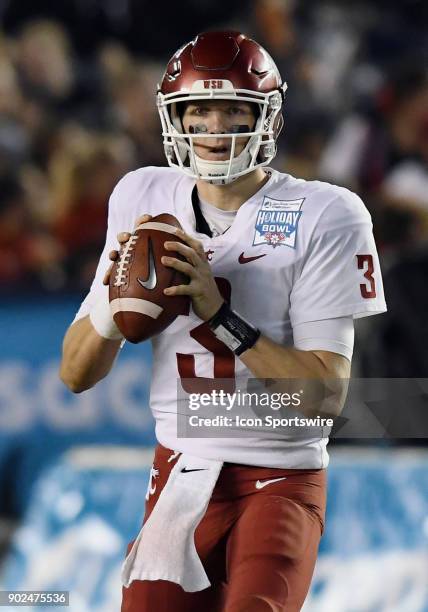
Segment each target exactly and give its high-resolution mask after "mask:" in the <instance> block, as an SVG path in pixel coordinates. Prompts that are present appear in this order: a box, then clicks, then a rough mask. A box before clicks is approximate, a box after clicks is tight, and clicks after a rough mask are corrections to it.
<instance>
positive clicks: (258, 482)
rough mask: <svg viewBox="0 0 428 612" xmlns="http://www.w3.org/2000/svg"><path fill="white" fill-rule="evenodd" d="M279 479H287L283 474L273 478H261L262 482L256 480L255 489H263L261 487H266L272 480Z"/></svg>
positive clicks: (276, 480)
mask: <svg viewBox="0 0 428 612" xmlns="http://www.w3.org/2000/svg"><path fill="white" fill-rule="evenodd" d="M280 480H287V476H283V477H282V478H274V479H273V480H263V482H261V481H260V480H258V481H257V482H256V489H263V487H266V486H267V485H269V484H272V483H273V482H279V481H280Z"/></svg>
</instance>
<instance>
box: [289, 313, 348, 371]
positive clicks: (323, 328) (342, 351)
mask: <svg viewBox="0 0 428 612" xmlns="http://www.w3.org/2000/svg"><path fill="white" fill-rule="evenodd" d="M293 337H294V346H295V347H296V348H297V349H300V350H301V351H331V352H332V353H338V354H339V355H343V356H344V357H346V358H347V359H349V361H351V359H352V351H353V348H354V321H353V318H352V316H349V317H338V318H336V319H324V320H322V321H309V322H307V323H300V324H299V325H295V326H294V327H293Z"/></svg>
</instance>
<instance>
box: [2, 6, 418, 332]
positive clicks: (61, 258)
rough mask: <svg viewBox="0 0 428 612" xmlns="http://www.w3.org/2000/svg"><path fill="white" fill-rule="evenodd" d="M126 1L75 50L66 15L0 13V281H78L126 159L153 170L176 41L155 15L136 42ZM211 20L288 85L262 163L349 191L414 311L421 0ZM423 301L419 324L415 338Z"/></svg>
mask: <svg viewBox="0 0 428 612" xmlns="http://www.w3.org/2000/svg"><path fill="white" fill-rule="evenodd" d="M25 4H26V3H24V4H22V7H24V6H25ZM77 4H79V3H77ZM80 4H82V3H80ZM83 4H85V3H83ZM111 4H112V3H105V4H104V5H103V6H110V5H111ZM134 4H135V3H132V2H130V3H121V2H119V3H118V4H117V5H115V6H116V9H117V7H118V6H119V5H120V6H121V7H122V9H123V10H122V12H120V11H119V13H120V14H119V13H118V12H117V10H116V13H115V12H114V11H113V9H112V11H113V12H112V14H110V16H109V18H110V21H111V23H116V24H121V29H120V35H119V33H118V32H115V31H114V30H112V28H110V29H109V28H108V27H107V26H106V23H107V21H106V19H104V21H102V23H101V22H100V24H99V27H98V26H96V24H95V26H94V27H96V32H94V41H95V42H94V44H93V45H92V47H91V48H90V49H88V44H83V45H79V40H78V35H77V34H76V32H78V24H76V23H75V21H76V19H77V17H76V16H75V21H74V22H73V24H71V22H69V21H67V19H66V18H63V17H61V15H55V18H53V17H52V15H49V11H47V12H46V11H45V13H43V14H42V15H35V14H34V11H33V13H31V11H28V14H27V15H26V14H25V11H24V12H23V14H22V15H21V17H22V18H20V16H19V15H18V16H17V15H15V16H14V21H13V23H12V22H11V20H10V19H9V20H8V19H7V17H8V15H7V14H3V15H1V11H0V17H3V23H4V24H6V26H5V27H3V31H2V30H1V29H0V291H2V290H3V291H7V292H10V291H11V290H16V291H17V292H21V291H24V290H25V292H28V290H29V289H31V290H33V291H43V292H46V291H48V292H58V291H70V290H71V291H83V290H84V289H85V288H87V286H88V284H89V283H90V281H91V279H92V277H93V273H94V269H95V265H96V262H97V259H98V256H99V252H100V250H101V248H102V246H103V241H104V236H105V222H106V212H107V202H108V198H109V195H110V193H111V191H112V188H113V186H114V185H115V183H116V182H117V181H118V179H119V178H120V177H121V176H122V175H123V174H124V173H126V172H127V171H129V170H131V169H134V168H136V167H139V166H142V165H150V164H155V165H164V164H165V160H164V155H163V149H162V142H161V135H160V123H159V119H158V116H157V111H156V107H155V92H156V83H157V82H158V81H159V80H160V77H161V75H162V71H163V68H164V66H165V63H166V61H167V59H168V57H169V56H170V55H171V54H172V53H173V52H174V51H175V48H176V46H177V44H178V43H177V44H176V40H178V42H180V41H182V39H184V40H185V36H184V34H183V36H182V37H180V23H179V22H177V27H176V28H175V31H174V36H172V35H171V36H170V37H168V36H167V35H166V34H167V28H168V27H169V28H171V22H170V21H169V22H168V23H169V25H167V24H166V23H165V20H159V21H158V22H156V21H154V22H153V23H154V24H155V25H156V28H155V30H156V29H158V34H159V35H158V37H157V43H158V45H157V46H156V45H155V44H154V38H156V37H154V36H153V35H152V37H151V38H150V37H149V36H146V38H144V36H142V37H141V39H140V40H139V42H138V44H137V43H136V41H137V40H138V37H136V36H135V24H134V28H133V29H132V23H133V19H132V15H126V11H127V10H131V8H132V6H133V5H134ZM142 4H144V6H145V3H142ZM184 4H186V3H184ZM187 4H189V5H192V7H193V9H194V11H195V10H196V8H195V7H196V4H195V3H193V2H188V3H187ZM6 5H7V3H6ZM167 5H168V3H166V5H165V6H167ZM233 5H234V3H231V7H232V6H233ZM12 6H13V3H12ZM29 6H30V4H29ZM91 6H93V7H94V6H98V2H97V1H96V0H94V2H92V3H91ZM100 6H101V5H100ZM168 6H169V5H168ZM174 6H175V5H174ZM198 6H199V8H200V7H201V6H203V7H204V10H205V13H204V17H203V18H202V16H201V19H200V23H199V22H198V23H197V24H196V23H194V22H192V27H195V28H197V30H199V31H200V30H204V29H210V28H211V29H212V27H213V26H214V23H212V20H211V21H210V19H209V15H210V9H211V10H212V11H215V3H213V2H211V0H205V1H204V2H203V3H200V4H198ZM246 6H247V4H246ZM126 7H128V9H126ZM129 7H131V8H129ZM134 8H135V6H134ZM223 8H224V7H223ZM106 10H107V9H106ZM147 10H149V9H147ZM151 10H154V9H151ZM182 12H183V11H182ZM223 12H224V11H223ZM184 13H186V12H185V11H184ZM9 17H10V15H9ZM153 18H155V17H153ZM184 18H185V14H183V15H182V19H183V20H184ZM221 18H222V19H223V21H222V22H221V23H216V24H215V26H216V27H218V26H220V27H230V28H236V29H240V30H242V31H244V32H246V33H247V34H249V35H252V36H254V38H255V39H256V40H258V41H259V42H261V43H262V44H264V45H265V46H266V47H267V48H268V49H269V50H270V52H271V54H272V56H273V57H274V58H275V60H276V62H277V63H278V66H279V68H280V71H281V73H282V75H283V77H284V78H285V80H287V82H288V84H289V90H288V92H287V97H286V105H285V129H284V133H283V135H282V137H281V138H280V142H279V155H278V157H277V159H276V160H275V164H274V165H275V167H277V168H279V169H281V170H284V171H286V172H290V173H291V174H295V175H298V176H301V177H304V178H307V179H315V178H321V179H323V180H327V181H330V182H334V183H338V184H341V185H345V186H348V187H350V188H351V189H353V190H355V191H357V192H358V193H359V195H361V196H362V197H363V199H364V201H365V203H366V205H367V207H368V208H369V210H370V212H371V214H372V217H373V221H374V227H375V234H376V238H377V242H378V246H379V249H380V252H381V257H382V262H383V266H384V271H385V272H386V275H385V276H386V284H387V285H388V283H389V280H388V279H389V276H390V277H391V279H393V281H394V282H393V283H392V281H391V283H392V285H393V286H394V287H395V286H396V284H397V283H396V280H394V279H395V275H397V274H398V281H397V282H398V283H400V282H401V281H402V282H404V281H405V282H406V283H407V284H408V287H407V288H406V291H405V295H402V292H401V291H396V293H397V294H398V295H397V296H396V299H397V301H398V302H400V308H401V310H400V312H401V311H403V312H405V307H403V304H402V302H403V301H406V300H409V305H410V306H413V307H415V303H414V302H415V300H416V301H420V299H422V303H423V304H424V306H425V308H426V300H425V302H424V301H423V298H420V299H419V298H418V295H419V293H421V294H422V293H424V292H423V290H422V289H421V287H424V286H426V285H428V283H426V282H425V281H427V280H428V278H427V275H428V272H427V270H428V265H425V264H427V263H428V256H427V247H426V245H427V244H428V240H427V239H428V76H427V74H428V73H427V65H428V62H427V58H428V38H427V35H426V32H427V18H428V10H427V7H426V5H425V4H424V3H423V2H420V1H419V0H401V1H399V2H396V3H393V5H392V4H391V3H389V2H386V0H385V1H383V0H380V1H378V2H369V1H363V0H360V1H354V2H353V1H350V2H346V3H343V2H338V1H329V2H326V1H318V2H314V1H312V0H309V1H308V2H305V3H297V1H294V0H255V1H254V2H252V3H250V5H249V10H248V11H242V10H241V11H239V10H238V11H236V10H234V11H233V14H232V13H231V15H230V18H229V19H228V20H227V19H226V17H225V15H223V14H221ZM84 19H85V17H83V16H82V20H84ZM86 19H88V18H87V17H86ZM204 19H205V21H204ZM193 21H195V20H193ZM217 21H218V19H217ZM148 23H150V14H149V13H147V14H146V21H145V27H146V30H147V29H148V25H147V24H148ZM183 23H184V21H183ZM87 25H88V23H87V22H86V26H87ZM181 25H182V26H183V27H182V30H183V32H184V31H186V32H187V29H188V25H189V24H187V29H186V28H185V27H184V25H183V24H181ZM102 27H104V28H105V32H104V35H103V30H102ZM127 27H128V28H129V32H130V41H131V42H132V44H130V45H127V30H126V28H127ZM153 28H154V26H152V27H151V31H153ZM87 29H88V28H87V27H86V29H84V31H85V32H86V36H87V35H88V32H87ZM82 31H83V30H82ZM132 33H133V35H132V37H131V34H132ZM187 38H188V36H187ZM145 41H147V47H145ZM159 41H160V42H159ZM86 42H87V41H86ZM159 48H161V49H162V51H160V50H159ZM400 266H401V267H400ZM397 270H400V271H399V272H397ZM412 291H413V293H412ZM415 292H416V293H415ZM418 292H419V293H418ZM393 299H394V296H393ZM403 308H404V310H403ZM416 308H418V305H416ZM427 311H428V309H426V310H425V311H423V310H422V309H421V315H420V318H421V320H420V322H419V321H418V324H419V323H421V324H422V325H424V326H425V327H424V329H425V332H424V333H425V334H427V333H428V332H427V329H426V328H427V325H426V314H425V313H426V312H427ZM400 318H401V317H400ZM412 323H413V324H414V327H415V329H414V330H413V332H415V333H417V332H419V331H420V330H419V329H418V327H417V325H416V323H415V320H413V321H412ZM407 333H412V330H410V332H409V330H405V331H404V332H403V334H404V335H406V334H407ZM427 344H428V342H427Z"/></svg>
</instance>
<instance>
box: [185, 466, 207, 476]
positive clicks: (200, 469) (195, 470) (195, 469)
mask: <svg viewBox="0 0 428 612" xmlns="http://www.w3.org/2000/svg"><path fill="white" fill-rule="evenodd" d="M204 471H205V468H194V469H192V470H188V469H187V468H185V467H184V468H182V469H181V473H182V474H188V473H189V472H204Z"/></svg>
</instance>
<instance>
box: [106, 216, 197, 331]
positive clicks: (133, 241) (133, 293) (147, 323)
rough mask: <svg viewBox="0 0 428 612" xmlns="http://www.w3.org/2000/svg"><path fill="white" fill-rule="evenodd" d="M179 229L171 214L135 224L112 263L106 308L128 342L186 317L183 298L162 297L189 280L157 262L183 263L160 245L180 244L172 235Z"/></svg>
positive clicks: (178, 257) (185, 297) (160, 329)
mask: <svg viewBox="0 0 428 612" xmlns="http://www.w3.org/2000/svg"><path fill="white" fill-rule="evenodd" d="M175 228H181V225H180V222H179V221H178V219H176V218H175V217H174V216H173V215H170V214H167V213H164V214H161V215H157V216H156V217H152V219H150V221H148V222H147V223H143V224H142V225H139V226H138V227H137V228H136V230H135V231H134V232H133V234H131V237H130V239H129V240H128V242H126V243H125V244H124V245H123V246H122V248H121V250H120V253H119V257H118V259H117V260H116V261H115V262H114V265H113V268H112V271H111V274H110V289H109V298H110V308H111V311H112V315H113V319H114V321H115V323H116V325H117V326H118V328H119V329H120V331H121V332H122V334H123V335H124V336H125V338H126V339H127V340H129V341H130V342H134V343H137V342H143V341H144V340H147V339H148V338H151V337H152V336H155V335H157V334H159V333H160V332H161V331H163V330H164V329H165V328H167V327H168V325H171V323H172V322H173V321H174V320H175V319H176V317H177V316H178V315H180V314H183V315H185V314H188V313H189V308H190V298H189V296H187V295H174V296H170V295H165V294H164V293H163V290H164V289H165V288H166V287H172V286H173V285H184V284H187V283H188V282H189V277H188V276H186V275H185V274H182V273H181V272H178V271H177V270H174V269H173V268H168V267H166V266H164V265H163V264H162V263H161V257H162V256H163V255H169V256H170V257H176V258H177V259H182V260H184V257H182V256H181V255H180V254H179V253H177V252H175V251H167V250H166V249H165V247H164V242H165V241H167V240H173V241H176V242H183V241H182V240H181V239H180V238H178V237H177V236H176V235H175V233H174V229H175Z"/></svg>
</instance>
